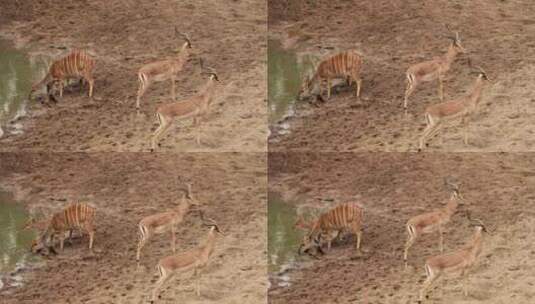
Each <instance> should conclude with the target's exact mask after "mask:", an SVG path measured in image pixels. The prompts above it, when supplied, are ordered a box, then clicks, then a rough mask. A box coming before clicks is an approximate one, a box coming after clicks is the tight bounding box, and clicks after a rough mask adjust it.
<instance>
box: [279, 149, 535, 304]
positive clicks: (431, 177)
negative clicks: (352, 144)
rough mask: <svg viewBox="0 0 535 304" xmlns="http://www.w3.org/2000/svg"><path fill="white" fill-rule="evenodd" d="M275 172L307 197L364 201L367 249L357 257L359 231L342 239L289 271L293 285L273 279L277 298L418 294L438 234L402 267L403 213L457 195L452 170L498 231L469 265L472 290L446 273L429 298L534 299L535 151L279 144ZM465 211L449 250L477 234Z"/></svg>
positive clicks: (448, 237) (449, 234) (382, 298)
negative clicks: (357, 149) (316, 149)
mask: <svg viewBox="0 0 535 304" xmlns="http://www.w3.org/2000/svg"><path fill="white" fill-rule="evenodd" d="M268 176H269V189H270V191H276V192H279V193H281V194H282V195H283V196H285V197H286V198H287V199H289V200H290V201H293V202H296V204H299V205H303V204H308V205H312V206H313V205H318V204H320V203H319V202H320V201H328V200H327V199H332V200H333V202H332V204H333V205H334V204H337V203H341V202H347V201H357V202H360V203H361V204H362V205H363V206H364V208H365V211H364V214H365V220H364V226H365V228H364V233H363V240H362V245H363V249H364V251H365V252H366V253H365V254H364V256H363V257H362V258H357V259H354V258H352V257H354V255H353V254H354V238H349V239H348V240H346V241H344V242H340V243H338V244H337V245H334V248H333V249H332V251H331V252H330V253H328V254H327V255H325V256H324V257H323V258H322V259H321V260H315V261H312V262H307V263H303V265H306V264H310V263H311V266H304V268H302V269H299V270H293V271H290V274H289V275H290V277H291V278H293V282H292V285H291V286H290V287H288V288H280V287H278V288H274V289H271V290H270V291H269V302H270V303H281V304H282V303H284V304H287V303H362V304H368V303H392V304H404V303H416V298H417V293H418V290H419V288H420V285H421V283H422V282H423V280H424V278H425V271H424V268H423V263H424V260H425V258H426V257H429V256H432V255H435V254H438V253H439V250H438V235H426V236H424V237H422V238H421V239H420V240H419V241H418V242H417V243H416V244H415V245H414V246H413V248H412V251H411V252H410V255H409V267H408V269H407V270H404V264H403V252H402V251H403V246H404V243H405V240H406V229H405V223H406V221H407V220H408V219H409V218H410V217H411V216H414V215H417V214H420V213H423V212H425V211H430V210H432V209H435V208H439V207H442V206H443V204H444V203H445V202H446V201H447V199H448V198H449V197H450V193H449V192H448V191H447V190H446V189H445V187H444V185H443V178H444V177H446V176H452V177H454V178H456V179H457V180H458V181H459V182H460V188H461V192H462V194H463V195H464V198H465V201H466V204H465V205H464V206H463V208H464V210H470V211H471V213H472V214H473V217H479V218H481V219H482V220H483V221H484V222H485V223H486V224H487V225H488V226H490V227H491V228H492V229H493V234H492V235H487V236H485V239H484V243H483V246H484V248H483V252H482V255H481V257H480V259H479V261H478V262H477V264H476V265H475V267H474V269H473V271H472V272H471V276H470V280H469V284H468V286H469V296H468V297H464V296H463V295H462V291H461V284H460V282H459V281H458V280H457V277H456V276H454V275H453V276H447V277H446V279H445V280H443V281H442V282H443V284H442V286H443V295H441V292H440V291H439V290H435V291H433V292H431V294H430V299H429V300H428V301H426V302H425V303H436V304H438V303H485V304H495V303H496V304H497V303H521V304H528V303H533V297H534V296H535V294H534V292H533V286H532V285H533V282H534V280H535V262H534V260H535V259H534V257H535V251H534V250H533V242H534V241H535V234H534V231H533V225H534V224H535V218H534V214H533V211H532V210H531V207H532V206H533V204H534V203H535V194H534V192H533V189H534V187H533V185H534V184H535V161H534V159H533V156H532V155H530V154H520V153H509V154H500V153H484V154H477V155H476V154H472V153H458V154H442V153H427V154H415V153H336V154H334V153H323V154H321V153H318V154H312V153H286V154H283V153H272V154H271V155H270V159H269V174H268ZM463 213H464V212H459V213H457V214H456V215H455V216H454V217H453V218H452V222H450V224H449V225H448V226H447V228H446V232H445V238H444V240H445V243H444V244H445V251H446V252H447V251H451V250H455V249H456V248H459V247H460V246H462V245H463V244H464V243H465V241H466V240H468V239H470V238H471V236H472V234H473V231H474V230H473V228H472V227H469V225H468V220H467V219H466V217H465V216H463ZM302 261H303V262H305V261H310V259H309V258H307V257H303V258H302ZM439 286H440V284H439Z"/></svg>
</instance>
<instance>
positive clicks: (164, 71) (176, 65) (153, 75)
mask: <svg viewBox="0 0 535 304" xmlns="http://www.w3.org/2000/svg"><path fill="white" fill-rule="evenodd" d="M175 34H176V35H177V36H180V37H182V38H183V39H184V40H185V42H184V44H183V45H182V49H180V52H179V53H178V55H177V56H176V57H175V58H172V59H167V60H161V61H156V62H152V63H149V64H146V65H144V66H142V67H141V68H140V69H139V71H138V73H137V77H138V79H139V89H138V91H137V99H136V109H138V110H139V102H140V100H141V97H143V95H144V94H145V91H147V89H148V88H149V86H150V85H151V84H152V83H154V82H161V81H166V80H168V79H169V80H171V96H172V98H173V101H176V92H175V80H176V76H177V74H178V73H179V72H180V71H182V68H183V67H184V64H185V63H186V61H187V60H188V57H189V49H191V40H190V38H189V36H188V34H185V33H180V32H179V31H178V29H177V27H176V26H175Z"/></svg>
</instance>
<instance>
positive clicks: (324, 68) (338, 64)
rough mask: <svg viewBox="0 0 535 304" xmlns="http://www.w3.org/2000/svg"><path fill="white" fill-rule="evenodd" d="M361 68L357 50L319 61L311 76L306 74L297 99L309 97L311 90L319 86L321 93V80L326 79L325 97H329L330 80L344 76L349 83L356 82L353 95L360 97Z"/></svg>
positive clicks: (315, 89)
mask: <svg viewBox="0 0 535 304" xmlns="http://www.w3.org/2000/svg"><path fill="white" fill-rule="evenodd" d="M361 68H362V58H361V56H360V55H359V54H358V53H357V51H354V50H350V51H345V52H342V53H338V54H336V55H333V56H330V57H329V58H327V59H325V60H323V61H322V62H320V64H319V65H318V67H317V68H315V72H314V74H313V76H312V77H310V75H308V76H307V77H306V78H305V80H304V81H303V84H302V85H301V89H300V91H299V94H298V98H299V99H306V98H308V97H310V96H311V95H312V94H313V92H316V91H317V90H318V87H319V95H318V96H320V97H321V94H322V83H323V80H327V99H329V98H330V97H331V80H332V79H333V78H344V79H346V80H347V81H348V84H349V85H351V84H352V83H353V82H356V84H357V87H356V89H355V96H356V97H357V99H358V98H360V85H361V83H362V80H361V78H360V70H361Z"/></svg>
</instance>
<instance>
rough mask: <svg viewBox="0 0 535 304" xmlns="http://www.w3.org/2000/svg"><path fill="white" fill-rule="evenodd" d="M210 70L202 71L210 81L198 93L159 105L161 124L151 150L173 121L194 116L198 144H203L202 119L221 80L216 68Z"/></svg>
mask: <svg viewBox="0 0 535 304" xmlns="http://www.w3.org/2000/svg"><path fill="white" fill-rule="evenodd" d="M201 69H204V67H202V60H201ZM208 70H209V72H202V74H207V75H209V78H208V82H207V83H206V84H205V86H204V87H203V88H201V89H200V91H199V93H197V95H195V96H192V97H190V98H188V99H185V100H182V101H178V102H171V103H168V104H164V105H162V106H159V107H158V109H157V110H156V117H157V118H158V122H159V124H160V125H159V126H158V128H157V129H156V131H154V134H153V135H152V140H151V152H153V151H154V150H155V149H156V143H157V141H158V138H159V137H160V136H162V134H164V133H165V132H166V131H167V129H168V128H169V127H170V126H171V125H172V123H173V121H174V120H175V119H178V118H179V119H186V118H190V117H192V118H193V126H195V127H197V137H196V142H197V145H200V144H201V135H200V128H201V126H200V124H201V119H202V118H203V117H204V116H205V115H206V114H207V113H208V112H209V111H210V106H211V105H212V101H213V99H214V94H215V89H216V82H219V78H218V77H217V74H216V72H215V70H214V69H212V68H208ZM158 145H159V144H158Z"/></svg>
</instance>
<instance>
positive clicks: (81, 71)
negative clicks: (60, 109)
mask: <svg viewBox="0 0 535 304" xmlns="http://www.w3.org/2000/svg"><path fill="white" fill-rule="evenodd" d="M94 68H95V60H94V59H93V58H91V56H89V55H88V54H87V53H86V52H85V51H82V50H73V51H72V52H71V53H70V54H69V55H67V56H65V57H63V58H61V59H59V60H56V61H54V63H52V65H51V66H50V69H49V70H48V73H47V74H46V76H45V77H44V78H43V79H42V80H41V81H39V82H38V83H36V84H34V85H33V86H32V90H31V91H30V96H29V98H30V99H31V98H32V96H33V94H34V93H35V91H37V90H38V89H39V88H41V87H42V86H46V87H47V94H48V93H49V90H50V87H51V85H52V84H57V85H58V86H59V95H60V97H63V87H64V81H65V80H69V79H72V78H81V79H82V80H85V81H86V82H87V83H88V84H89V97H93V84H94V81H95V80H94V78H93V69H94ZM80 89H82V86H80Z"/></svg>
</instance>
